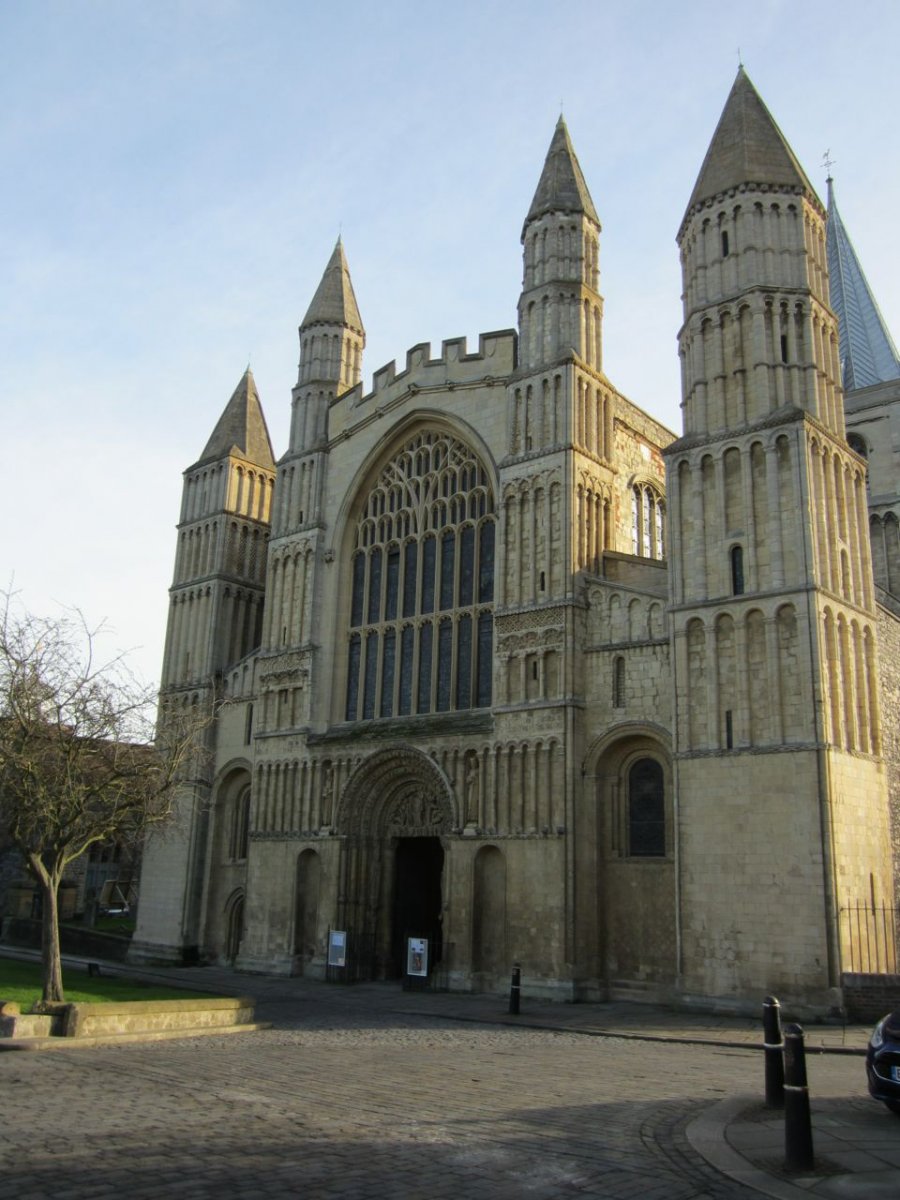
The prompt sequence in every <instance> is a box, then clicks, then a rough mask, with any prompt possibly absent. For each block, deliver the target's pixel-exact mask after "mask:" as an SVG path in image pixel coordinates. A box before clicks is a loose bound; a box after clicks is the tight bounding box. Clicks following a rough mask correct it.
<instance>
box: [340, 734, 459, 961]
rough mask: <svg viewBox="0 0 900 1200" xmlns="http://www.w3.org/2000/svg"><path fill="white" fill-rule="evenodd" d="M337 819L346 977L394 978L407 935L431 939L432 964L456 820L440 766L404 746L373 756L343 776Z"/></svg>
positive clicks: (437, 955)
mask: <svg viewBox="0 0 900 1200" xmlns="http://www.w3.org/2000/svg"><path fill="white" fill-rule="evenodd" d="M336 825H337V831H338V833H339V834H341V835H342V837H343V842H342V853H341V869H340V871H341V873H340V890H339V896H340V899H339V910H338V916H337V924H338V927H339V928H343V929H345V930H346V932H347V934H348V950H349V962H348V968H349V974H350V976H351V977H352V978H357V979H394V978H397V977H399V976H400V975H401V974H402V970H403V964H404V951H405V939H406V938H407V937H427V938H428V939H429V943H430V946H429V950H430V953H429V962H430V966H431V967H433V966H434V965H435V964H436V963H438V962H439V961H440V960H441V955H442V952H443V925H442V918H443V872H444V850H445V840H446V837H447V835H448V834H449V833H450V832H451V831H452V830H453V829H455V828H457V826H458V821H457V820H456V819H455V818H454V804H453V792H452V788H451V786H450V783H449V780H448V779H447V777H446V776H445V775H444V773H443V771H441V769H440V768H439V767H438V766H437V764H436V763H434V762H433V761H432V759H430V758H428V756H427V755H425V754H421V753H419V752H418V751H416V750H411V749H408V748H399V747H398V748H390V749H386V750H382V751H379V752H378V753H377V754H373V755H372V756H371V757H370V758H368V759H366V761H365V762H364V763H362V764H361V766H360V767H359V768H358V770H357V771H356V773H355V774H354V775H353V776H352V777H351V778H350V780H349V781H348V783H347V786H346V788H345V789H344V792H343V794H342V796H341V799H340V802H339V805H338V811H337V816H336Z"/></svg>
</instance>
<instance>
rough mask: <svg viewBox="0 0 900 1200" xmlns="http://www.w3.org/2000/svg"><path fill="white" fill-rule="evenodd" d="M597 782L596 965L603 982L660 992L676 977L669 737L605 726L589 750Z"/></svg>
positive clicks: (650, 728) (645, 727)
mask: <svg viewBox="0 0 900 1200" xmlns="http://www.w3.org/2000/svg"><path fill="white" fill-rule="evenodd" d="M586 767H587V772H586V774H587V776H588V778H593V780H594V784H595V790H594V803H595V805H596V854H597V897H596V900H597V909H596V911H597V928H596V935H595V936H596V944H597V955H596V958H597V964H598V967H597V969H598V974H599V977H600V982H601V984H605V985H606V987H607V988H608V989H609V990H610V994H611V995H614V994H615V987H616V984H629V985H633V984H634V983H640V984H642V985H645V986H646V987H648V988H651V989H652V987H653V985H658V986H659V987H660V989H661V990H662V989H664V988H665V987H666V986H668V985H670V984H671V983H672V982H673V981H674V979H675V973H676V956H675V868H674V856H675V822H674V811H673V775H672V748H671V736H670V734H669V733H668V731H667V730H664V729H662V728H661V727H660V726H657V725H654V724H651V723H649V722H637V721H636V722H629V723H628V724H626V725H621V726H617V727H615V728H614V729H612V730H610V731H609V732H608V733H607V734H605V735H604V737H602V738H601V739H599V740H598V741H597V742H595V743H594V745H593V747H592V748H591V751H590V752H589V755H588V758H587V762H586Z"/></svg>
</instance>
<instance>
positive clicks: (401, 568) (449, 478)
mask: <svg viewBox="0 0 900 1200" xmlns="http://www.w3.org/2000/svg"><path fill="white" fill-rule="evenodd" d="M358 513H359V515H358V517H357V525H356V537H355V544H354V549H353V560H352V565H351V579H350V582H351V598H350V629H349V631H348V632H349V646H348V657H347V691H346V705H345V714H344V715H345V719H346V720H348V721H354V720H359V719H362V720H373V719H378V718H385V717H396V716H409V715H411V714H413V713H418V714H425V713H432V712H448V711H452V710H457V709H469V708H484V707H487V706H488V705H489V704H490V702H491V665H492V654H493V601H494V543H495V513H494V495H493V489H492V486H491V481H490V478H489V476H488V474H487V471H486V470H485V468H484V466H483V465H482V464H481V462H479V460H478V459H477V458H476V457H475V455H474V454H473V452H472V451H471V450H470V449H469V447H468V446H466V445H464V444H463V443H462V442H460V441H458V440H457V439H456V438H454V437H453V436H451V435H450V434H447V433H441V432H435V431H428V432H423V433H419V434H417V435H416V436H415V437H413V438H411V439H410V440H409V441H408V442H406V444H405V445H404V446H403V447H402V448H401V449H400V450H399V452H398V453H397V454H396V455H395V456H394V458H393V459H392V460H391V462H389V463H388V464H387V466H386V467H385V468H384V469H383V470H382V472H381V474H380V476H379V477H378V479H377V480H376V482H375V484H374V486H373V487H372V488H371V490H370V491H369V493H368V495H367V496H366V497H364V499H363V501H362V504H361V507H360V508H359V510H358Z"/></svg>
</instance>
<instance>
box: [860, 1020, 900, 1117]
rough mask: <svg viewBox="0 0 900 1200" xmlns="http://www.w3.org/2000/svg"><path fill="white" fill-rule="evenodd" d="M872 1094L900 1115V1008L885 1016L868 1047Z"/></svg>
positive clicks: (868, 1070)
mask: <svg viewBox="0 0 900 1200" xmlns="http://www.w3.org/2000/svg"><path fill="white" fill-rule="evenodd" d="M866 1075H867V1076H868V1079H869V1093H870V1095H872V1096H874V1097H875V1099H876V1100H881V1101H883V1102H884V1103H885V1104H886V1105H887V1106H888V1108H889V1109H890V1110H891V1112H893V1113H897V1115H898V1116H900V1009H898V1010H897V1012H892V1013H889V1014H888V1015H887V1016H886V1017H882V1018H881V1020H880V1021H879V1022H878V1024H877V1025H876V1026H875V1028H874V1029H873V1030H872V1036H871V1037H870V1038H869V1048H868V1049H867V1050H866Z"/></svg>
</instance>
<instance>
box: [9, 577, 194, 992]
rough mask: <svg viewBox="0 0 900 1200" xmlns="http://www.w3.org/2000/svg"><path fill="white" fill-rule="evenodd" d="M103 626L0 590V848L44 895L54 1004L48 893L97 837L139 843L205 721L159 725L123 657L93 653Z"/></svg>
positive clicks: (183, 715)
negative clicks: (12, 850)
mask: <svg viewBox="0 0 900 1200" xmlns="http://www.w3.org/2000/svg"><path fill="white" fill-rule="evenodd" d="M102 633H103V628H102V626H101V627H97V628H93V629H92V628H91V627H90V626H89V625H87V624H86V622H85V621H84V619H83V617H82V616H81V614H80V613H78V612H74V613H66V614H63V615H62V616H60V617H57V618H46V617H39V616H35V615H33V614H31V613H28V612H26V611H24V610H23V609H22V608H21V606H20V605H19V604H18V603H17V598H16V597H15V596H14V595H13V594H12V593H10V592H8V591H7V592H0V841H3V840H8V841H10V842H12V844H13V845H15V846H16V847H17V849H18V850H19V852H20V853H21V855H22V857H23V859H24V861H25V864H26V866H27V868H28V871H29V872H30V874H31V875H32V876H33V878H34V879H35V880H36V881H37V883H38V884H39V886H40V888H41V893H42V898H43V915H42V936H41V951H42V963H43V1000H44V1001H45V1002H46V1001H56V1000H63V999H64V995H63V982H62V965H61V961H60V941H59V914H58V907H57V895H58V889H59V885H60V882H61V880H62V878H63V873H64V871H65V869H66V867H67V865H68V864H69V863H70V862H72V861H73V860H74V859H76V858H78V857H79V855H81V854H83V853H84V852H85V851H86V850H87V849H88V848H89V847H90V846H91V845H93V844H94V843H95V842H104V841H107V840H110V839H113V838H115V837H118V836H122V835H126V836H128V837H130V838H139V837H140V836H141V835H142V834H143V832H144V831H145V830H146V829H148V828H149V827H150V826H154V825H158V824H160V823H161V822H163V821H166V820H167V819H168V818H169V817H170V815H171V813H172V805H173V801H174V798H175V790H176V788H177V784H178V782H179V780H180V779H182V778H184V777H185V774H186V773H188V772H191V771H192V770H194V769H196V766H197V759H198V756H199V755H200V754H201V753H202V744H203V742H204V736H203V732H204V727H205V726H206V725H207V724H208V720H207V718H206V717H205V716H200V715H198V713H197V709H196V707H191V706H187V707H185V708H184V709H178V710H175V709H173V710H171V711H168V712H166V713H165V714H161V716H160V720H159V721H158V722H157V720H156V698H155V693H154V692H153V690H152V689H148V688H147V687H145V686H143V685H141V684H140V683H138V682H137V681H136V679H135V678H134V676H133V675H132V674H131V673H130V672H129V670H128V669H127V665H126V663H125V660H124V658H123V657H122V656H121V655H120V656H116V657H113V658H111V659H105V660H101V661H97V660H96V658H95V655H96V652H97V649H98V642H99V639H100V635H101V634H102Z"/></svg>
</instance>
